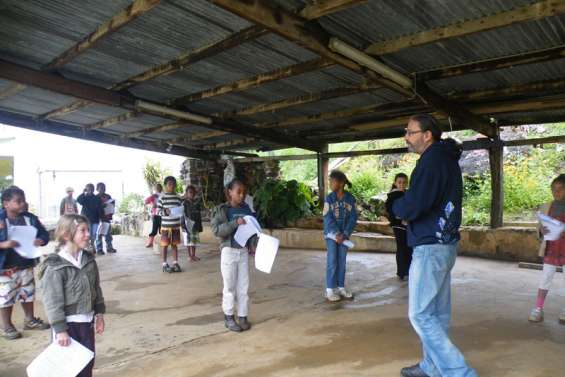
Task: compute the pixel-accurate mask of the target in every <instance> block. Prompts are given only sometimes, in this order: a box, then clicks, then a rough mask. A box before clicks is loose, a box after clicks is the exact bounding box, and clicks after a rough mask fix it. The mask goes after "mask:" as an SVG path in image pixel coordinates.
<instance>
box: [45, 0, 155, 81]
mask: <svg viewBox="0 0 565 377" xmlns="http://www.w3.org/2000/svg"><path fill="white" fill-rule="evenodd" d="M160 2H161V1H160V0H135V1H134V2H133V3H131V4H130V5H129V6H128V7H127V8H125V9H124V10H122V11H121V12H119V13H118V14H116V15H115V16H114V17H112V18H111V19H109V20H108V21H106V22H104V23H103V24H102V25H100V26H98V27H97V28H96V30H94V31H93V32H92V33H90V34H88V35H87V36H86V37H84V38H83V39H81V40H80V41H79V42H77V43H75V44H74V45H73V46H71V47H70V48H68V49H67V50H66V51H65V52H63V53H62V54H61V55H59V56H57V57H56V58H54V59H53V60H51V62H50V63H48V64H47V65H46V66H45V67H44V68H43V70H47V71H49V70H54V69H57V68H61V67H62V66H64V65H65V64H67V63H68V62H70V61H71V60H72V59H74V58H76V57H77V56H78V55H79V54H81V53H83V52H84V51H86V50H88V49H89V48H91V47H92V46H94V44H96V42H98V41H99V40H100V39H102V38H104V37H107V36H108V35H110V34H112V33H113V32H115V31H116V30H118V29H120V28H122V27H124V26H125V25H127V24H128V23H130V22H131V21H133V20H135V19H136V18H138V17H139V16H141V15H143V14H145V13H147V12H148V11H150V10H151V9H153V8H154V7H156V6H157V5H159V3H160Z"/></svg>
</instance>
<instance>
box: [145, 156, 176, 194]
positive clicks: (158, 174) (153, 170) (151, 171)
mask: <svg viewBox="0 0 565 377" xmlns="http://www.w3.org/2000/svg"><path fill="white" fill-rule="evenodd" d="M167 175H170V172H169V171H168V170H167V169H163V168H162V167H161V163H160V162H159V161H152V160H147V161H146V162H145V166H144V167H143V178H144V179H145V183H147V187H148V188H149V192H153V187H155V185H156V184H157V183H160V184H163V180H164V179H165V177H166V176H167Z"/></svg>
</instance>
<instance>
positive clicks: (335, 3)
mask: <svg viewBox="0 0 565 377" xmlns="http://www.w3.org/2000/svg"><path fill="white" fill-rule="evenodd" d="M365 2H367V0H317V1H315V2H314V4H312V5H307V6H305V7H304V8H302V9H301V10H300V12H299V13H298V14H299V15H300V17H303V18H305V19H307V20H312V19H315V18H320V17H323V16H327V15H328V14H332V13H334V12H339V11H341V10H344V9H347V8H350V7H352V6H354V5H357V4H361V3H365Z"/></svg>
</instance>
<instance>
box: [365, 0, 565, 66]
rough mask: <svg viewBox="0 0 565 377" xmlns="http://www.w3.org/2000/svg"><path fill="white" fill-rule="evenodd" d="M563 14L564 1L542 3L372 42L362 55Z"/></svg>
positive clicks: (381, 53) (390, 51) (392, 50)
mask: <svg viewBox="0 0 565 377" xmlns="http://www.w3.org/2000/svg"><path fill="white" fill-rule="evenodd" d="M564 12H565V1H564V0H542V1H538V2H536V3H533V4H530V5H525V6H523V7H520V8H516V9H512V10H509V11H505V12H500V13H497V14H494V15H491V16H486V17H482V18H478V19H475V20H469V21H462V22H457V23H454V24H451V25H447V26H444V27H438V28H434V29H430V30H425V31H422V32H419V33H414V34H410V35H406V36H402V37H399V38H396V39H391V40H388V41H382V42H376V43H373V44H371V45H370V46H369V47H367V48H366V49H365V52H366V53H368V54H371V55H379V56H380V55H384V54H390V53H393V52H397V51H400V50H402V49H405V48H409V47H415V46H423V45H426V44H430V43H437V42H440V41H445V40H447V39H452V38H457V37H463V36H466V35H469V34H474V33H479V32H483V31H487V30H492V29H496V28H500V27H504V26H510V25H513V24H516V23H520V22H527V21H534V20H539V19H542V18H545V17H550V16H556V15H559V14H562V13H564Z"/></svg>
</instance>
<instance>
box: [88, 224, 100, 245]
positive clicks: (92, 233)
mask: <svg viewBox="0 0 565 377" xmlns="http://www.w3.org/2000/svg"><path fill="white" fill-rule="evenodd" d="M88 231H89V232H90V245H91V246H92V249H94V245H95V243H96V242H98V241H97V239H96V233H98V223H94V224H90V227H89V229H88ZM94 250H95V249H94Z"/></svg>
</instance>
